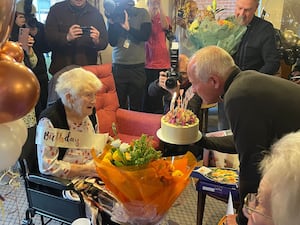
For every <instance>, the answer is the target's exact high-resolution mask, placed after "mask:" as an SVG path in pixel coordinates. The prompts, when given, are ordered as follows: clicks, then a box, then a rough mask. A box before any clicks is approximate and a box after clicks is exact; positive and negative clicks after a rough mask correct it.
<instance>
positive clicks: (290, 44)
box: [276, 30, 300, 65]
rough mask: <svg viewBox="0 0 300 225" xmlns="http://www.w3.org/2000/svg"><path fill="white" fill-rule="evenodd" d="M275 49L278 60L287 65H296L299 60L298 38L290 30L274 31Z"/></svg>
mask: <svg viewBox="0 0 300 225" xmlns="http://www.w3.org/2000/svg"><path fill="white" fill-rule="evenodd" d="M276 37H277V49H278V51H279V54H280V58H282V59H283V60H284V62H285V63H286V64H287V65H293V64H295V63H296V61H297V58H300V38H299V36H298V35H297V34H295V33H294V31H292V30H284V31H283V32H282V31H280V30H276Z"/></svg>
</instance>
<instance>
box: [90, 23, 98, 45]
mask: <svg viewBox="0 0 300 225" xmlns="http://www.w3.org/2000/svg"><path fill="white" fill-rule="evenodd" d="M90 37H91V38H92V41H93V42H94V43H95V45H97V44H99V41H100V40H99V37H100V32H99V31H98V30H97V29H96V28H95V27H93V26H91V34H90Z"/></svg>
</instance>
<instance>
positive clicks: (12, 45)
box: [0, 41, 24, 62]
mask: <svg viewBox="0 0 300 225" xmlns="http://www.w3.org/2000/svg"><path fill="white" fill-rule="evenodd" d="M0 53H4V54H6V55H9V56H11V57H13V58H14V59H15V60H16V61H17V62H22V61H23V60H24V51H23V49H22V47H21V46H20V45H19V44H18V43H17V42H14V41H7V42H5V43H4V45H3V46H2V48H1V49H0Z"/></svg>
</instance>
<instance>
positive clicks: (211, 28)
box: [187, 0, 247, 55]
mask: <svg viewBox="0 0 300 225" xmlns="http://www.w3.org/2000/svg"><path fill="white" fill-rule="evenodd" d="M213 3H214V4H212V6H209V7H208V8H207V9H205V10H201V11H200V13H199V15H198V17H196V18H195V20H194V21H193V22H192V24H191V25H190V26H189V28H188V30H187V35H188V39H189V40H190V41H191V43H192V44H193V47H194V49H196V50H197V49H200V48H202V47H206V46H209V45H217V46H219V47H221V48H223V49H224V50H226V51H227V52H228V53H229V54H231V55H233V54H234V53H235V52H236V51H237V48H238V44H239V43H240V41H241V39H242V37H243V35H244V33H245V32H246V30H247V27H246V26H243V25H240V23H239V21H238V20H237V19H236V18H234V17H230V18H227V19H216V14H217V13H218V12H220V11H221V10H219V9H217V8H216V1H215V0H214V1H213Z"/></svg>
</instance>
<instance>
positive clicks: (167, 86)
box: [148, 54, 202, 118]
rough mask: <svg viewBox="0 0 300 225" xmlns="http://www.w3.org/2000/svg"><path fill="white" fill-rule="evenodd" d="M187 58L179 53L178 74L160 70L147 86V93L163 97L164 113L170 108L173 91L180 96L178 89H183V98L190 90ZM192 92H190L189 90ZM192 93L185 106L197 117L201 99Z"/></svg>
mask: <svg viewBox="0 0 300 225" xmlns="http://www.w3.org/2000/svg"><path fill="white" fill-rule="evenodd" d="M188 61H189V58H188V57H187V56H186V55H183V54H180V55H179V60H178V71H179V72H178V74H177V73H175V72H169V71H161V72H160V75H159V78H158V79H157V80H155V81H153V82H152V83H150V85H149V87H148V94H149V95H150V96H156V97H159V98H160V99H163V106H164V112H163V113H164V114H165V113H167V112H168V111H169V110H170V103H171V100H172V96H173V95H174V93H176V94H177V96H180V90H183V98H184V96H185V95H186V94H187V93H188V92H189V91H188V90H191V89H190V88H191V83H190V82H189V80H188V76H187V65H188ZM191 93H192V92H191ZM192 94H193V97H192V98H191V99H190V100H189V102H188V105H187V108H188V109H190V110H192V111H193V113H195V114H196V116H197V117H198V118H199V114H200V110H201V104H202V99H201V98H200V97H199V96H198V95H197V94H194V93H192Z"/></svg>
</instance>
